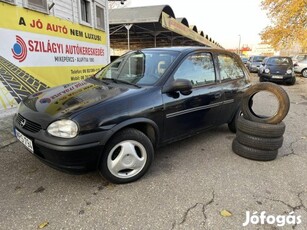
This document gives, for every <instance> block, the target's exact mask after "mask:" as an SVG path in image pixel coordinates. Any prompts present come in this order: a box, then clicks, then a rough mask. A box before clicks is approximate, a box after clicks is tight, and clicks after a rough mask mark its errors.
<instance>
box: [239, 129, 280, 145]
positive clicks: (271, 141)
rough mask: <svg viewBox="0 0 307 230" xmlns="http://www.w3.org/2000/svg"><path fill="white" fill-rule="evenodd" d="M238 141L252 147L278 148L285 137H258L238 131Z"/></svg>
mask: <svg viewBox="0 0 307 230" xmlns="http://www.w3.org/2000/svg"><path fill="white" fill-rule="evenodd" d="M236 138H237V141H238V142H239V143H240V144H242V145H245V146H247V147H250V148H255V149H260V150H277V149H279V148H280V147H281V146H282V144H283V137H282V136H281V137H257V136H253V135H249V134H246V133H243V132H241V131H239V130H238V131H237V135H236Z"/></svg>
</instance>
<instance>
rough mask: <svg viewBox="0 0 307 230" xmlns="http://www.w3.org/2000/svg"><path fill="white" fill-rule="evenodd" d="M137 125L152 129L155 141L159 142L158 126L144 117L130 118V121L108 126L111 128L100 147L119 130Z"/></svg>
mask: <svg viewBox="0 0 307 230" xmlns="http://www.w3.org/2000/svg"><path fill="white" fill-rule="evenodd" d="M139 123H146V124H149V125H150V126H151V127H153V129H154V131H155V139H156V140H159V136H160V131H159V128H158V125H157V124H156V123H155V122H154V121H153V120H150V119H148V118H145V117H140V118H131V119H128V120H125V121H123V122H121V123H119V124H116V125H114V126H112V127H111V126H108V127H111V129H110V131H111V132H109V134H108V136H107V137H106V138H104V139H103V140H102V142H101V144H102V145H105V144H106V143H107V142H108V141H109V140H110V138H111V137H112V136H113V135H114V134H115V133H117V132H118V131H119V130H122V129H124V128H126V127H129V126H130V127H131V126H133V125H137V124H139Z"/></svg>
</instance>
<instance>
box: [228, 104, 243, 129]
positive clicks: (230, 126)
mask: <svg viewBox="0 0 307 230" xmlns="http://www.w3.org/2000/svg"><path fill="white" fill-rule="evenodd" d="M241 114H242V112H241V110H240V109H239V110H237V112H236V113H235V115H234V116H233V118H232V119H231V121H230V122H229V123H228V129H229V130H230V131H231V132H232V133H236V132H237V122H238V118H239V116H240V115H241Z"/></svg>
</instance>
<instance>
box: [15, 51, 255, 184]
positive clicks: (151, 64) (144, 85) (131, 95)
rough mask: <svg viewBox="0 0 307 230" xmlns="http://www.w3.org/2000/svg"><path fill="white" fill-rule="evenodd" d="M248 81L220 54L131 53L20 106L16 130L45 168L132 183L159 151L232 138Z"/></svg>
mask: <svg viewBox="0 0 307 230" xmlns="http://www.w3.org/2000/svg"><path fill="white" fill-rule="evenodd" d="M248 74H249V73H248V71H247V69H246V68H245V67H244V65H243V63H242V61H241V60H240V58H239V56H237V55H235V54H233V53H230V52H227V51H225V50H220V49H211V48H204V47H171V48H151V49H142V50H138V51H132V52H128V53H127V54H125V55H123V56H121V57H119V58H118V59H116V60H115V61H113V62H112V63H110V64H109V65H107V66H106V67H104V68H103V69H101V71H99V72H98V73H96V74H95V75H94V76H92V77H90V78H88V79H86V80H82V81H79V82H73V83H70V84H66V85H62V86H58V87H54V88H49V89H46V90H44V91H41V92H37V93H35V94H33V95H30V96H29V97H27V98H26V99H24V100H23V101H22V102H21V103H20V105H19V109H18V113H17V114H16V115H15V117H14V121H13V123H14V131H15V134H16V137H17V138H18V140H19V141H20V142H21V143H23V144H24V145H25V147H26V148H27V149H28V150H29V151H30V152H31V153H33V155H35V156H36V157H38V158H39V159H40V160H41V161H43V162H44V163H46V164H48V165H50V166H51V167H54V168H57V169H60V170H64V171H72V172H85V171H89V170H95V169H98V170H99V171H100V173H101V174H102V176H103V177H105V178H106V179H107V180H109V181H111V182H113V183H127V182H132V181H135V180H137V179H139V178H140V177H142V176H143V175H144V174H145V173H146V172H147V171H148V169H149V167H150V165H151V163H152V161H153V159H154V151H155V149H156V148H158V147H160V146H162V145H166V144H169V143H171V142H174V141H177V140H181V139H183V138H186V137H189V136H191V135H194V134H197V133H199V132H201V131H204V130H207V129H210V128H212V127H216V126H218V125H222V124H228V126H229V128H230V130H231V131H233V132H235V131H236V127H235V123H236V117H237V116H238V114H239V108H240V103H241V98H242V95H243V92H244V91H245V90H246V89H247V88H248V87H249V86H250V83H249V78H248ZM187 154H188V153H187Z"/></svg>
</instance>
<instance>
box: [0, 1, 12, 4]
mask: <svg viewBox="0 0 307 230" xmlns="http://www.w3.org/2000/svg"><path fill="white" fill-rule="evenodd" d="M0 2H8V3H12V4H14V3H15V0H0Z"/></svg>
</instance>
